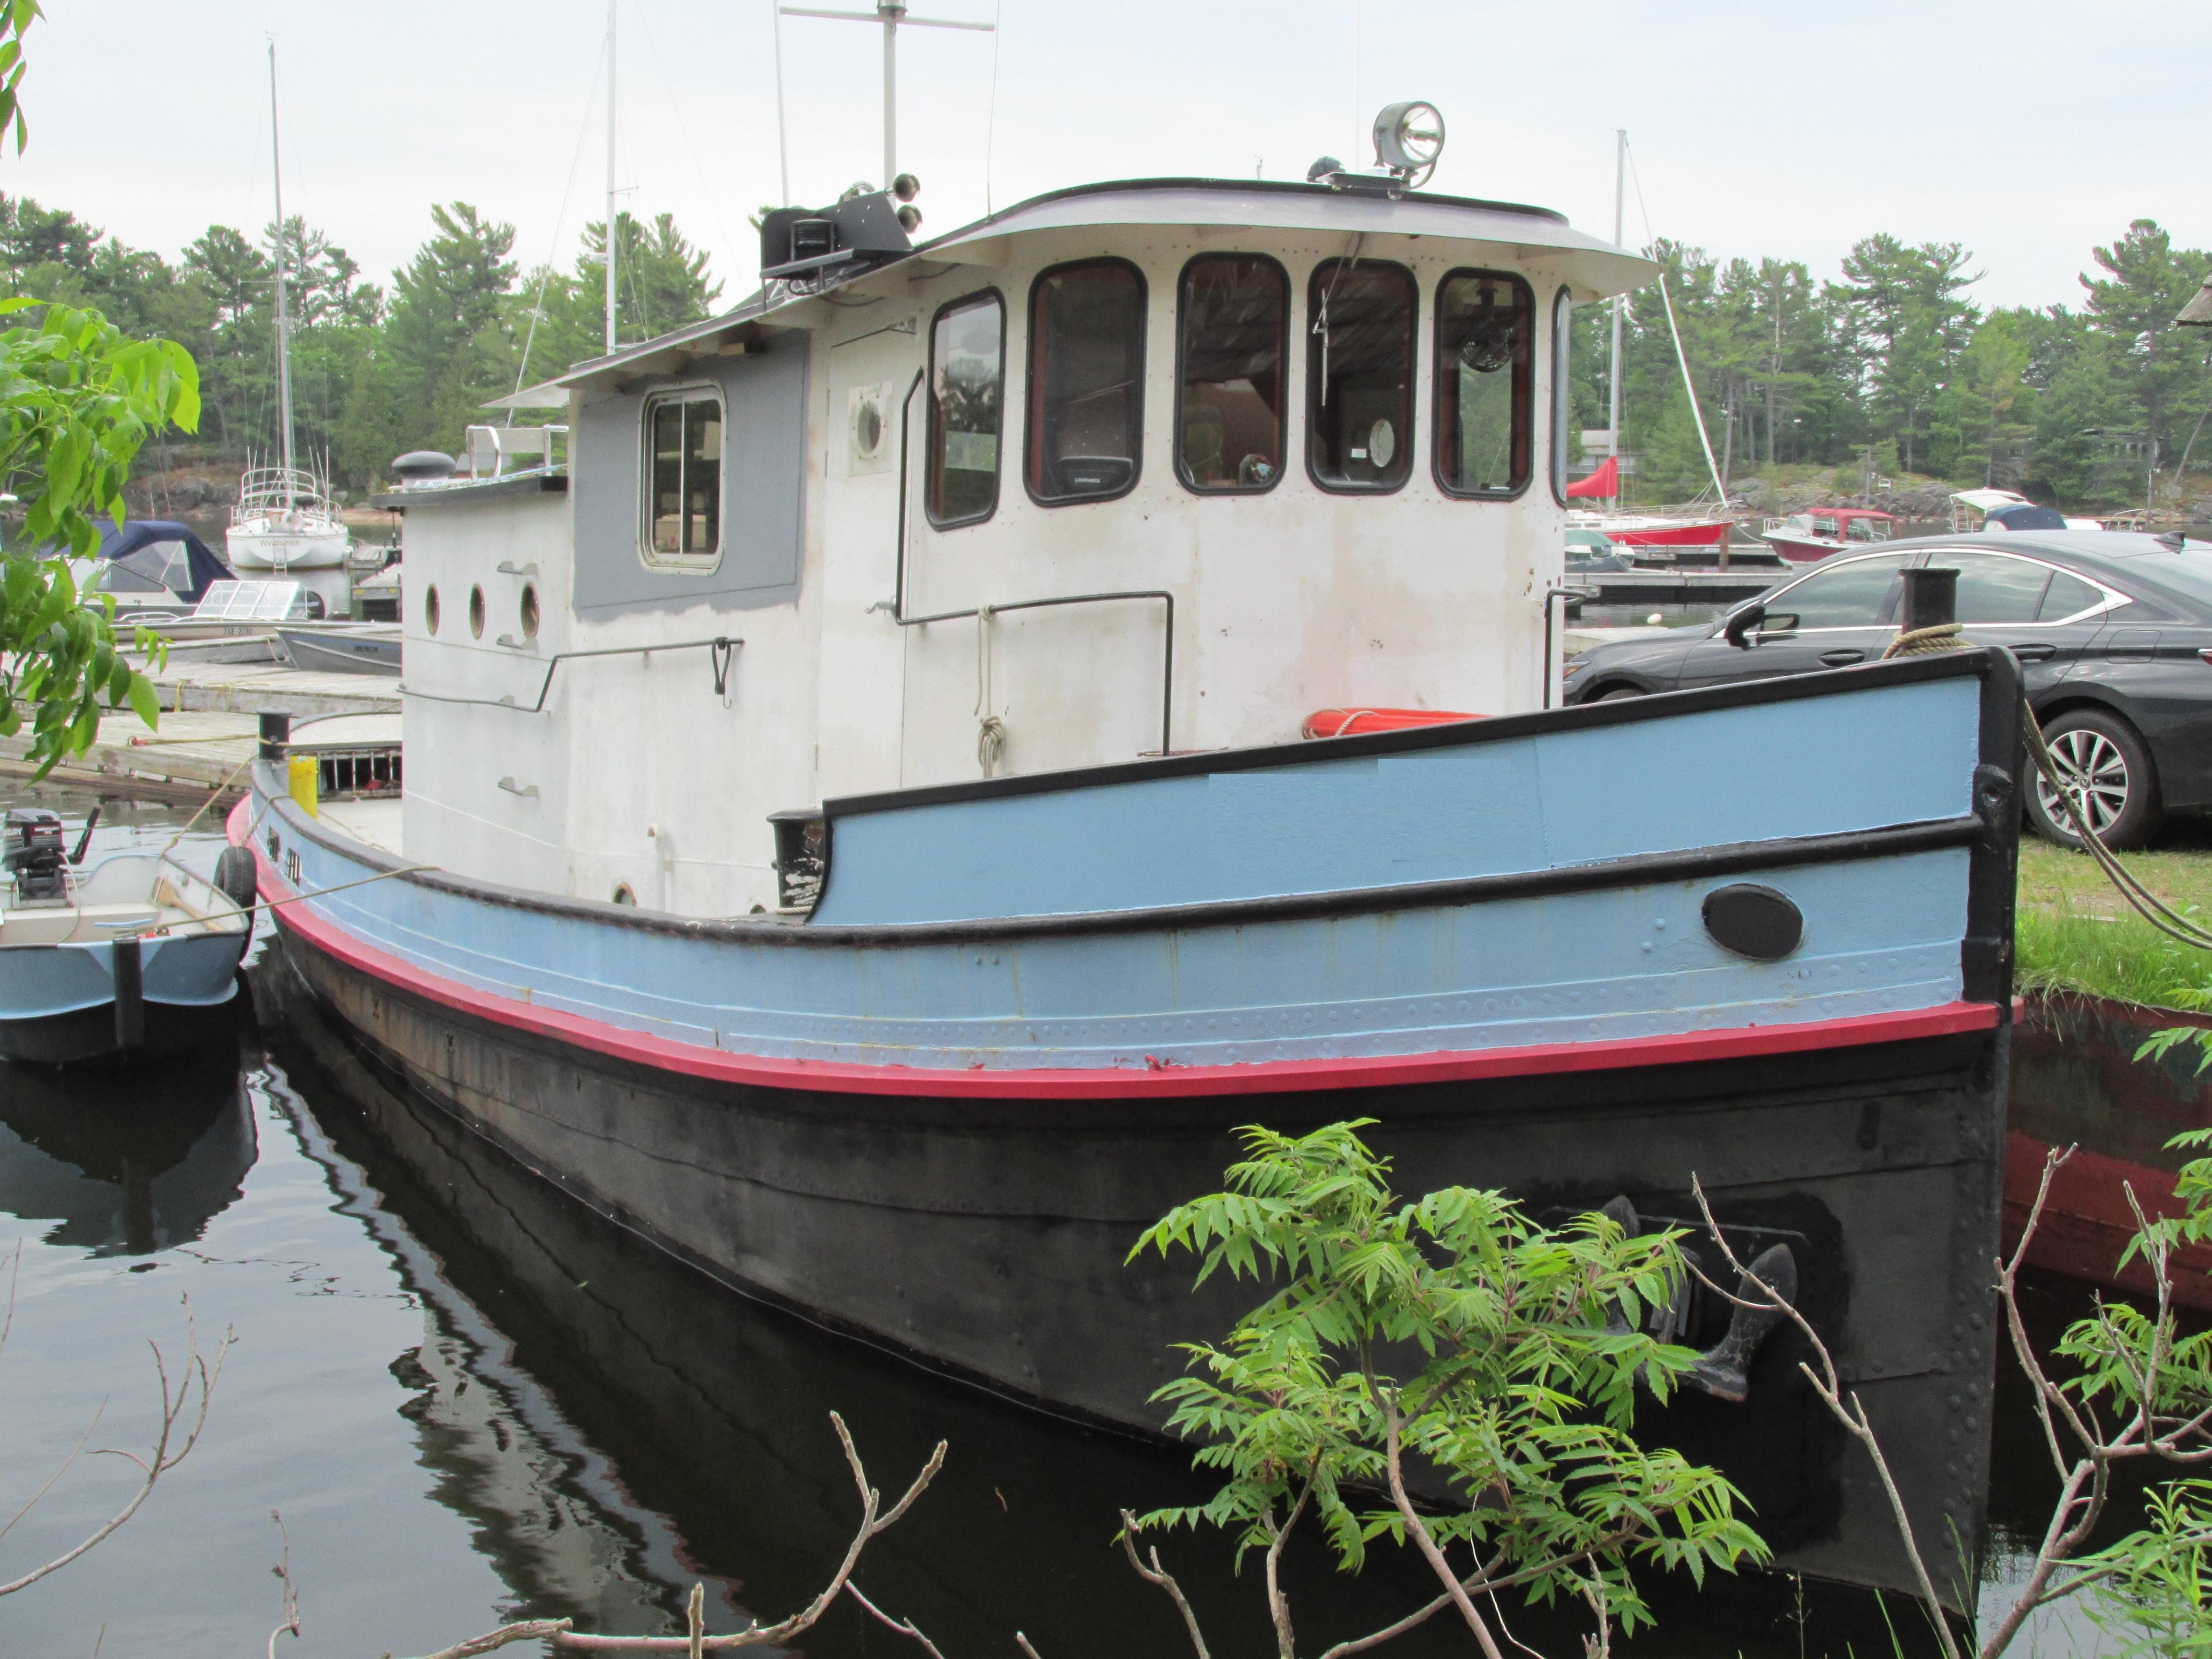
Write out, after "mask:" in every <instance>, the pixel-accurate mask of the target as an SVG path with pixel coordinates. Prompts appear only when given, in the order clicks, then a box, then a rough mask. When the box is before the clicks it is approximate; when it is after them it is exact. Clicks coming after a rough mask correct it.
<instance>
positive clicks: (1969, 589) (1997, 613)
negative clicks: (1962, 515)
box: [1928, 552, 2079, 624]
mask: <svg viewBox="0 0 2212 1659" xmlns="http://www.w3.org/2000/svg"><path fill="white" fill-rule="evenodd" d="M1928 562H1929V564H1930V565H1935V566H1942V565H1950V566H1952V567H1954V568H1955V569H1956V570H1957V571H1958V573H1959V620H1960V622H1962V623H1984V624H1988V623H2029V622H2033V621H2034V620H2035V618H2036V615H2037V612H2038V611H2039V610H2040V609H2041V607H2042V605H2043V593H2044V590H2045V588H2047V587H2049V586H2051V575H2052V574H2053V573H2052V571H2051V567H2050V566H2049V565H2045V564H2032V563H2030V562H2028V561H2027V560H2026V559H2015V558H2011V557H2008V556H2007V555H2005V554H2002V553H1971V552H1969V553H1943V552H1937V553H1931V554H1929V556H1928ZM2076 608H2077V609H2078V608H2079V607H2076Z"/></svg>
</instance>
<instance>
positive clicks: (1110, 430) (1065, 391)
mask: <svg viewBox="0 0 2212 1659" xmlns="http://www.w3.org/2000/svg"><path fill="white" fill-rule="evenodd" d="M1144 380H1145V279H1144V278H1143V277H1142V276H1139V274H1138V272H1137V268H1136V266H1134V265H1133V264H1128V263H1127V262H1126V261H1124V260H1121V259H1093V260H1091V261H1089V262H1087V263H1085V264H1079V265H1061V266H1059V267H1058V268H1057V269H1055V270H1048V271H1046V272H1045V273H1044V275H1043V276H1040V277H1038V278H1037V280H1036V288H1034V289H1031V290H1030V422H1029V424H1030V430H1029V453H1028V458H1027V459H1028V477H1029V486H1030V495H1034V496H1036V499H1037V500H1038V501H1042V502H1043V503H1044V504H1045V505H1046V506H1048V507H1059V506H1062V505H1064V504H1066V503H1067V502H1070V501H1103V500H1104V499H1106V498H1107V497H1109V496H1112V495H1125V494H1127V492H1128V491H1129V489H1131V488H1132V487H1133V486H1134V485H1135V483H1136V482H1137V444H1138V439H1139V435H1140V433H1141V431H1142V429H1143V423H1144Z"/></svg>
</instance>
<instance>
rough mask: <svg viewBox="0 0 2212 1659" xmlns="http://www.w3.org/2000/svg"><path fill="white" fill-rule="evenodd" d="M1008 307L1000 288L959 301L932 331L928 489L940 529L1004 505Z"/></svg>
mask: <svg viewBox="0 0 2212 1659" xmlns="http://www.w3.org/2000/svg"><path fill="white" fill-rule="evenodd" d="M1005 391H1006V302H1005V301H1002V300H1000V297H999V295H998V293H997V291H996V290H995V289H987V290H985V291H984V292H983V293H981V294H971V295H969V296H968V297H967V298H965V299H962V300H955V301H953V302H952V303H951V305H949V306H947V307H945V309H944V310H942V311H940V312H939V313H937V320H936V321H935V322H934V323H933V325H931V327H930V331H929V466H928V480H927V488H926V489H925V490H924V491H923V495H924V497H925V501H926V504H927V507H928V509H929V521H930V523H932V524H933V525H935V526H937V527H938V528H939V529H940V530H944V529H949V528H951V526H954V525H963V524H975V523H978V522H980V521H981V520H984V519H987V518H989V517H990V516H991V514H992V513H994V512H995V511H996V510H997V508H998V505H999V432H1000V421H1001V419H1002V417H1003V415H1004V411H1005V407H1006V398H1005V395H1004V394H1005Z"/></svg>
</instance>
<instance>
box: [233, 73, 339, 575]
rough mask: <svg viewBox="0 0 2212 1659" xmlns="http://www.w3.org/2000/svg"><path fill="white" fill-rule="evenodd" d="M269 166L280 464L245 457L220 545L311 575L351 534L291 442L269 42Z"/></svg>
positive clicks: (261, 564) (251, 565) (243, 566)
mask: <svg viewBox="0 0 2212 1659" xmlns="http://www.w3.org/2000/svg"><path fill="white" fill-rule="evenodd" d="M269 159H270V170H271V173H272V174H273V176H274V178H275V180H276V425H277V430H278V434H279V438H278V441H279V444H280V446H281V449H280V459H279V460H278V461H277V462H276V465H269V464H268V463H267V461H266V460H265V459H264V462H263V463H262V464H261V465H255V464H254V458H253V457H252V455H250V454H249V455H248V456H247V458H246V471H245V473H244V475H243V476H242V477H240V479H239V481H238V504H237V505H236V506H235V507H232V508H231V510H230V529H229V531H228V533H227V534H226V535H225V537H224V538H223V543H224V546H225V548H226V550H228V553H229V555H230V562H231V565H232V568H234V569H239V570H315V569H323V568H328V567H330V566H332V565H340V564H343V563H344V562H345V556H346V554H347V552H348V550H349V549H350V548H351V547H352V545H353V535H352V532H349V530H347V528H346V527H345V526H344V525H343V524H341V523H340V522H339V521H338V514H337V507H336V505H335V504H334V503H333V502H332V501H331V490H330V480H329V477H328V476H327V475H328V468H327V465H326V466H325V470H324V471H323V472H321V473H318V472H316V471H313V470H312V469H310V468H307V467H303V466H301V465H299V464H298V458H297V456H296V455H295V453H294V449H293V442H292V338H291V325H290V320H289V317H288V316H287V314H286V310H285V303H284V300H285V295H284V258H285V245H284V167H283V153H282V150H281V149H280V147H279V144H278V142H277V133H276V42H275V41H273V40H272V41H270V43H269Z"/></svg>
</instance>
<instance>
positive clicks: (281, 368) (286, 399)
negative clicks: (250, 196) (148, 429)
mask: <svg viewBox="0 0 2212 1659" xmlns="http://www.w3.org/2000/svg"><path fill="white" fill-rule="evenodd" d="M269 170H270V175H271V176H272V177H273V178H274V179H275V181H276V424H277V427H278V428H279V430H280V432H281V434H282V442H283V452H284V483H283V490H284V507H285V510H286V511H287V512H289V511H290V510H291V508H292V506H293V499H292V327H291V320H290V319H289V317H288V316H287V315H286V313H285V304H284V255H285V246H284V156H283V148H282V146H281V145H280V144H279V143H278V140H277V134H276V41H274V40H271V41H270V43H269Z"/></svg>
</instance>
